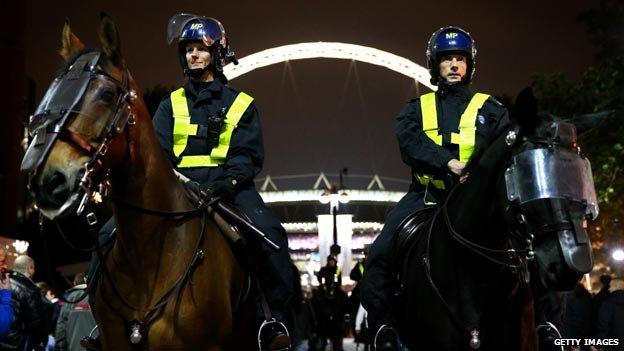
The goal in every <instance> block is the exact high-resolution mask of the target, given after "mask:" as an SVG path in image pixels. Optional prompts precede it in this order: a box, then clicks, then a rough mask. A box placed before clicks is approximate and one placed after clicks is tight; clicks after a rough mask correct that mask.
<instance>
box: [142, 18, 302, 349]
mask: <svg viewBox="0 0 624 351" xmlns="http://www.w3.org/2000/svg"><path fill="white" fill-rule="evenodd" d="M176 38H178V55H179V60H180V65H181V67H182V69H183V71H184V74H185V76H186V81H185V83H184V85H183V86H182V87H180V88H179V89H177V90H175V91H173V92H172V93H171V95H170V96H168V97H166V98H165V99H163V101H162V102H161V104H160V106H159V108H158V111H157V112H156V114H155V116H154V127H155V130H156V134H157V136H158V140H159V142H160V144H161V146H162V148H163V150H164V151H165V153H166V154H167V156H168V158H169V160H171V164H172V165H173V167H174V168H175V169H176V170H177V171H178V172H180V173H182V174H183V175H185V176H186V177H188V178H190V179H191V180H192V181H194V182H197V183H198V184H199V187H200V188H201V192H202V193H204V194H209V195H211V196H212V197H220V198H221V199H222V200H224V201H228V202H231V203H232V204H233V205H234V206H235V207H236V208H237V209H238V210H240V211H241V212H243V213H244V214H245V215H247V216H248V217H249V218H250V219H251V220H252V222H253V223H254V224H255V225H256V226H257V227H258V228H259V229H261V230H262V231H263V232H264V233H265V234H266V236H267V237H268V238H269V239H271V240H272V241H273V242H275V243H276V244H278V245H279V246H280V249H279V250H275V249H273V248H271V247H269V246H268V245H267V244H266V243H264V242H262V243H257V246H258V252H259V253H258V254H257V256H258V258H257V260H258V262H257V264H258V265H259V279H260V283H261V284H260V285H261V286H262V290H263V293H264V295H265V296H266V299H267V302H268V305H269V307H270V310H271V313H272V316H273V318H275V322H274V323H263V324H262V328H261V330H260V331H259V338H260V343H261V348H262V349H263V350H285V349H287V348H288V347H289V346H290V339H289V337H288V331H287V329H286V327H285V325H284V324H283V323H286V317H287V315H288V310H289V307H290V302H291V296H292V293H293V287H294V279H295V277H294V276H293V271H292V270H291V269H290V268H291V266H292V263H291V260H290V256H289V253H288V241H287V238H286V233H285V231H284V228H283V227H282V226H281V224H280V222H279V220H278V218H277V217H276V216H275V215H274V214H273V213H272V212H271V211H270V210H269V209H268V208H267V207H266V205H265V204H264V202H263V201H262V198H261V197H260V195H259V194H258V192H257V191H256V189H255V187H254V177H255V176H256V175H257V174H258V173H260V171H261V170H262V165H263V161H264V148H263V143H262V130H261V128H260V119H259V117H258V109H257V108H256V106H255V104H254V102H253V97H251V96H250V95H248V94H246V93H244V92H240V91H238V90H236V89H233V88H231V87H229V86H228V85H227V78H226V77H225V76H224V74H223V65H225V64H227V63H228V62H234V63H237V62H236V58H235V56H234V53H233V52H232V51H231V50H230V46H229V44H228V38H227V37H226V35H225V30H224V28H223V26H222V25H221V23H220V22H219V21H217V20H216V19H214V18H208V17H203V16H196V15H189V14H180V15H177V16H174V17H173V18H172V19H171V20H170V21H169V27H168V40H169V43H171V42H172V41H174V40H175V39H176Z"/></svg>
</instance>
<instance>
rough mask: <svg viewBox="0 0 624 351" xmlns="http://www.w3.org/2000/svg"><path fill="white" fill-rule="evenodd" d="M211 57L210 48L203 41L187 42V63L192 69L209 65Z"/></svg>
mask: <svg viewBox="0 0 624 351" xmlns="http://www.w3.org/2000/svg"><path fill="white" fill-rule="evenodd" d="M210 58H211V57H210V50H209V49H208V47H207V46H206V45H204V44H203V43H200V42H190V43H188V44H186V64H187V65H188V67H189V68H190V69H195V68H204V67H208V65H209V64H210Z"/></svg>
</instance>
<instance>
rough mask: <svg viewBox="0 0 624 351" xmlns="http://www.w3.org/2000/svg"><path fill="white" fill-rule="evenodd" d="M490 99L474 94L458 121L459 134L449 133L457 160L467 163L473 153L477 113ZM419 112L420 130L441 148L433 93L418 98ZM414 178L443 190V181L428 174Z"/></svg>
mask: <svg viewBox="0 0 624 351" xmlns="http://www.w3.org/2000/svg"><path fill="white" fill-rule="evenodd" d="M489 97H490V95H488V94H483V93H476V94H475V95H474V96H473V97H472V99H470V102H469V103H468V106H467V107H466V109H465V110H464V113H462V115H461V118H460V120H459V133H451V143H453V144H457V145H459V160H460V161H461V162H464V163H465V162H467V161H468V159H470V156H471V155H472V152H473V151H474V146H475V137H476V135H477V133H476V129H477V127H476V125H475V122H476V119H477V112H478V111H479V109H480V108H481V107H483V104H485V101H486V100H487V99H488V98H489ZM420 111H421V114H422V128H423V131H424V132H425V134H426V135H427V137H429V139H431V140H433V142H434V143H436V144H437V145H440V146H442V135H440V130H439V128H438V112H437V108H436V95H435V93H427V94H424V95H422V96H421V97H420ZM414 177H416V179H417V180H418V181H419V182H420V184H422V185H425V186H426V185H428V184H429V183H431V184H432V185H433V186H434V187H436V188H438V189H444V181H442V180H440V179H435V178H434V176H432V175H430V174H414Z"/></svg>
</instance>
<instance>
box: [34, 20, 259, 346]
mask: <svg viewBox="0 0 624 351" xmlns="http://www.w3.org/2000/svg"><path fill="white" fill-rule="evenodd" d="M100 41H101V44H102V47H103V50H102V51H96V50H85V48H84V45H83V44H82V43H81V41H80V40H79V39H78V38H77V37H76V36H75V35H74V34H73V33H72V32H71V30H70V27H69V24H67V23H66V24H65V27H64V28H63V35H62V48H61V55H62V56H63V58H64V59H65V60H66V62H67V63H66V67H65V68H64V69H63V70H62V72H61V73H60V75H59V76H58V77H57V78H56V79H55V81H54V82H53V83H52V85H51V86H50V88H49V89H48V92H47V93H46V95H45V97H44V99H43V101H42V102H41V104H40V106H39V108H38V111H37V112H36V114H35V115H34V116H33V118H32V122H31V126H30V130H31V133H33V134H34V135H35V138H34V140H33V142H32V143H31V145H30V146H29V149H28V151H27V154H26V155H25V157H24V160H23V162H22V169H23V170H25V171H28V172H30V174H31V180H30V188H31V191H32V192H33V194H34V195H35V198H36V201H37V205H38V207H39V209H40V210H41V213H42V214H43V215H45V216H46V217H48V218H50V219H55V218H61V217H68V216H71V215H73V214H75V213H81V212H84V213H86V212H87V211H86V210H83V208H84V206H85V204H88V203H89V202H90V200H91V198H92V197H93V196H94V194H95V191H96V190H97V191H99V192H100V193H106V192H107V189H108V190H109V191H110V198H112V199H114V201H113V208H114V213H115V218H116V222H117V223H116V225H117V233H118V234H117V240H116V242H115V244H114V247H113V248H112V251H111V252H110V254H109V255H108V256H107V257H108V258H107V259H106V261H105V262H106V263H105V269H104V272H105V274H104V275H103V276H104V277H103V278H101V279H100V282H99V284H98V286H97V292H96V305H95V316H96V319H97V322H98V325H99V328H100V335H101V342H102V347H103V348H104V349H106V350H134V349H143V350H148V349H149V350H163V349H167V350H237V351H238V350H254V349H256V340H255V335H254V331H255V322H254V308H255V307H254V306H253V304H252V303H250V300H253V299H247V300H245V299H242V298H241V297H242V296H243V295H244V294H245V291H246V288H245V286H246V284H245V282H246V276H245V274H244V271H243V269H242V268H241V266H240V265H239V264H238V263H237V261H236V259H235V257H234V254H233V252H232V250H231V249H230V247H229V244H228V242H227V241H226V240H225V239H224V236H223V235H222V234H221V233H220V231H219V229H218V228H217V227H216V225H215V222H214V221H212V220H210V218H207V217H206V216H205V212H200V211H198V210H196V209H195V207H194V206H193V205H192V204H191V203H190V202H189V201H188V200H187V196H186V194H185V191H184V189H183V186H182V185H181V184H180V183H179V181H178V180H177V178H176V176H175V175H174V172H173V170H172V167H171V165H170V164H169V162H168V161H167V160H166V158H165V155H164V153H163V151H162V149H161V147H160V145H159V143H158V141H157V139H156V136H155V134H154V130H153V128H152V123H151V118H150V115H149V113H148V111H147V108H146V106H145V103H144V102H143V100H142V98H141V96H140V95H139V94H138V91H139V88H138V86H137V84H136V83H135V82H134V80H133V79H132V76H131V75H130V73H129V71H128V69H127V67H126V65H125V62H124V59H123V57H122V55H121V51H120V40H119V33H118V30H117V27H116V26H115V24H114V22H113V21H112V20H111V19H110V18H109V17H108V16H106V15H103V17H102V20H101V27H100ZM176 214H177V215H176ZM88 219H89V220H91V221H93V217H90V218H88Z"/></svg>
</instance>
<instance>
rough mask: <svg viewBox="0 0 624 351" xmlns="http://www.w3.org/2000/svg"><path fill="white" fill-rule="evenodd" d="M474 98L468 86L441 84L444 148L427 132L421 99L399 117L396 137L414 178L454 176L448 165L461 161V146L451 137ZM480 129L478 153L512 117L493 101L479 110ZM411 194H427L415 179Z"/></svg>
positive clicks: (438, 100)
mask: <svg viewBox="0 0 624 351" xmlns="http://www.w3.org/2000/svg"><path fill="white" fill-rule="evenodd" d="M474 94H475V93H474V92H472V91H471V90H470V87H469V85H467V84H459V85H446V84H444V83H440V85H439V89H438V91H437V92H436V110H437V113H438V128H439V129H440V131H441V134H442V146H439V145H437V144H436V143H435V142H433V140H431V139H429V137H427V135H426V134H425V132H423V129H422V113H421V109H420V98H416V99H413V100H411V101H410V102H408V103H407V105H406V106H405V108H403V110H402V111H401V112H400V113H399V115H398V116H397V122H396V127H395V133H396V136H397V139H398V141H399V148H400V150H401V158H402V159H403V162H405V163H406V164H407V165H408V166H410V168H411V170H412V175H413V174H414V173H420V174H432V175H435V176H436V177H438V178H440V179H445V178H446V177H449V176H453V175H452V174H451V172H450V171H449V169H448V167H447V163H448V162H449V161H450V160H451V159H459V146H458V145H456V144H451V133H452V132H455V133H457V132H458V131H459V122H460V119H461V115H462V113H463V112H464V110H465V109H466V107H467V106H468V103H469V102H470V99H471V98H472V96H473V95H474ZM476 125H477V130H476V134H477V135H476V139H475V150H476V149H477V148H478V147H479V146H480V145H482V144H483V143H485V142H486V141H487V140H489V138H491V137H495V136H497V135H499V134H500V133H502V132H503V131H504V130H505V129H506V128H507V127H508V126H509V113H508V112H507V109H506V108H505V107H504V106H503V104H501V103H500V102H499V101H498V100H496V99H494V98H493V97H490V98H489V99H487V101H486V102H485V103H484V104H483V106H482V107H481V109H479V111H478V113H477V118H476ZM410 190H411V191H423V190H424V186H423V185H421V184H420V183H419V182H418V181H417V180H415V178H414V177H413V176H412V185H411V186H410Z"/></svg>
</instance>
